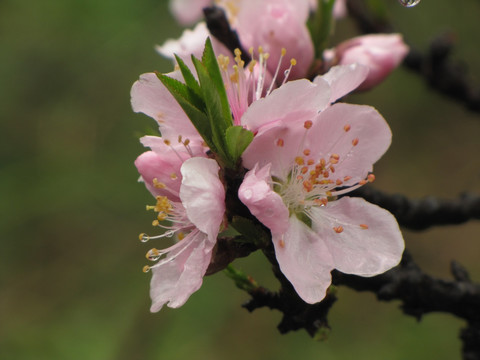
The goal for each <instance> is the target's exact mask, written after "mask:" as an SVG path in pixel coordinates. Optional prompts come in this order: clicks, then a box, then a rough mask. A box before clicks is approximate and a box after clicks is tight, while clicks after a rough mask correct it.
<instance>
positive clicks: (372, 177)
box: [367, 174, 375, 182]
mask: <svg viewBox="0 0 480 360" xmlns="http://www.w3.org/2000/svg"><path fill="white" fill-rule="evenodd" d="M367 180H368V182H374V181H375V175H373V174H368V176H367Z"/></svg>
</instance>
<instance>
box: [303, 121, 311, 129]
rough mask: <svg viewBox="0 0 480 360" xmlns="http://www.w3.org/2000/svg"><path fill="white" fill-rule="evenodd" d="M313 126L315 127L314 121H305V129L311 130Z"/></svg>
mask: <svg viewBox="0 0 480 360" xmlns="http://www.w3.org/2000/svg"><path fill="white" fill-rule="evenodd" d="M312 125H313V122H312V120H307V121H305V123H304V124H303V127H304V128H305V129H310V128H311V127H312Z"/></svg>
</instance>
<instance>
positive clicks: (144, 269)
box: [142, 265, 150, 273]
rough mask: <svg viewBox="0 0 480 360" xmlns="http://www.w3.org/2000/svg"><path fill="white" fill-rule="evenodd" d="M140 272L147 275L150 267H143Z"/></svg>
mask: <svg viewBox="0 0 480 360" xmlns="http://www.w3.org/2000/svg"><path fill="white" fill-rule="evenodd" d="M142 271H143V272H144V273H148V272H149V271H150V266H148V265H145V266H144V267H143V269H142Z"/></svg>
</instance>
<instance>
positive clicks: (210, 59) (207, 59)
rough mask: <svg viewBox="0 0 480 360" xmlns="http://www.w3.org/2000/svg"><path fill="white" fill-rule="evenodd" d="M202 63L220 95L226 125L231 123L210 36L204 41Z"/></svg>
mask: <svg viewBox="0 0 480 360" xmlns="http://www.w3.org/2000/svg"><path fill="white" fill-rule="evenodd" d="M202 63H203V64H204V65H205V67H206V68H207V72H208V74H209V75H210V78H211V79H212V82H213V85H214V86H215V88H216V89H217V91H218V95H219V96H220V102H221V104H222V110H223V111H222V114H223V117H224V120H225V124H226V127H227V128H228V127H229V126H231V125H233V118H232V111H231V109H230V104H229V103H228V97H227V91H226V90H225V84H224V83H223V77H222V73H221V72H220V67H219V66H218V61H217V57H216V56H215V53H214V51H213V46H212V42H211V40H210V38H207V40H206V41H205V49H204V50H203V55H202Z"/></svg>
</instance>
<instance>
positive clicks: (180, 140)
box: [178, 135, 182, 144]
mask: <svg viewBox="0 0 480 360" xmlns="http://www.w3.org/2000/svg"><path fill="white" fill-rule="evenodd" d="M178 142H179V143H180V144H181V143H182V135H178Z"/></svg>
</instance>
